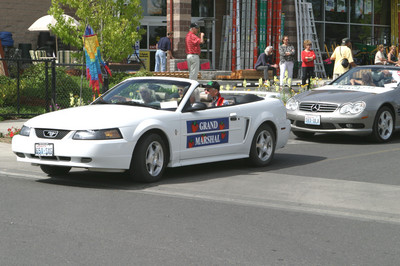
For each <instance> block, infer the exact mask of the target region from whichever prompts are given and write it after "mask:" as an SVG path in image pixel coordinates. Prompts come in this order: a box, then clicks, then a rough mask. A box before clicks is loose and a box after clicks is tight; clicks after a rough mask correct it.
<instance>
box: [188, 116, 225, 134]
mask: <svg viewBox="0 0 400 266" xmlns="http://www.w3.org/2000/svg"><path fill="white" fill-rule="evenodd" d="M186 125H187V133H198V132H209V131H218V130H226V129H229V119H228V117H223V118H215V119H204V120H191V121H186Z"/></svg>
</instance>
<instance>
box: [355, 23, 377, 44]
mask: <svg viewBox="0 0 400 266" xmlns="http://www.w3.org/2000/svg"><path fill="white" fill-rule="evenodd" d="M350 36H351V41H352V42H353V43H362V44H368V45H370V44H371V36H372V27H371V26H360V25H351V26H350Z"/></svg>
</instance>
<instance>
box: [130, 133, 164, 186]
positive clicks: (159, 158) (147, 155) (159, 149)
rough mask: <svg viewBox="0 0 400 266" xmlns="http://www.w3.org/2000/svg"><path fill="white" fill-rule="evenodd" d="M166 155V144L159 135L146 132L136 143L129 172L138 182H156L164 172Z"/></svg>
mask: <svg viewBox="0 0 400 266" xmlns="http://www.w3.org/2000/svg"><path fill="white" fill-rule="evenodd" d="M167 157H168V156H167V149H166V145H165V142H164V140H163V139H162V138H161V137H160V135H158V134H154V133H151V134H148V135H146V136H144V137H142V138H141V139H140V141H139V142H138V144H137V147H136V149H135V151H134V154H133V157H132V162H131V167H130V171H129V174H130V176H131V177H132V178H133V179H134V180H136V181H139V182H144V183H151V182H156V181H158V180H159V179H160V178H161V176H162V175H163V173H164V170H165V168H166V166H167Z"/></svg>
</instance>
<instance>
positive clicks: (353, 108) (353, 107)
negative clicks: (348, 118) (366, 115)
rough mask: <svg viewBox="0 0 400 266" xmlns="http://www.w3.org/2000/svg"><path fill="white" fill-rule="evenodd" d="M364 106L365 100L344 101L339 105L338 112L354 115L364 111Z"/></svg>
mask: <svg viewBox="0 0 400 266" xmlns="http://www.w3.org/2000/svg"><path fill="white" fill-rule="evenodd" d="M365 107H366V104H365V102H356V103H345V104H343V105H342V106H341V107H340V109H339V112H340V113H341V114H347V115H356V114H359V113H361V112H362V111H364V110H365Z"/></svg>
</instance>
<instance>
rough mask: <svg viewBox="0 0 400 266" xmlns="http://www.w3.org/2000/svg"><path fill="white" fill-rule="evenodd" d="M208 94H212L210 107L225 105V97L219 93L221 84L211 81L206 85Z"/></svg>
mask: <svg viewBox="0 0 400 266" xmlns="http://www.w3.org/2000/svg"><path fill="white" fill-rule="evenodd" d="M204 88H205V89H204V90H205V92H206V94H208V95H210V96H211V103H210V107H216V106H222V105H224V100H225V99H224V97H222V96H221V94H220V93H219V89H220V85H219V83H218V82H216V81H210V82H208V83H207V84H206V85H205V86H204Z"/></svg>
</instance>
